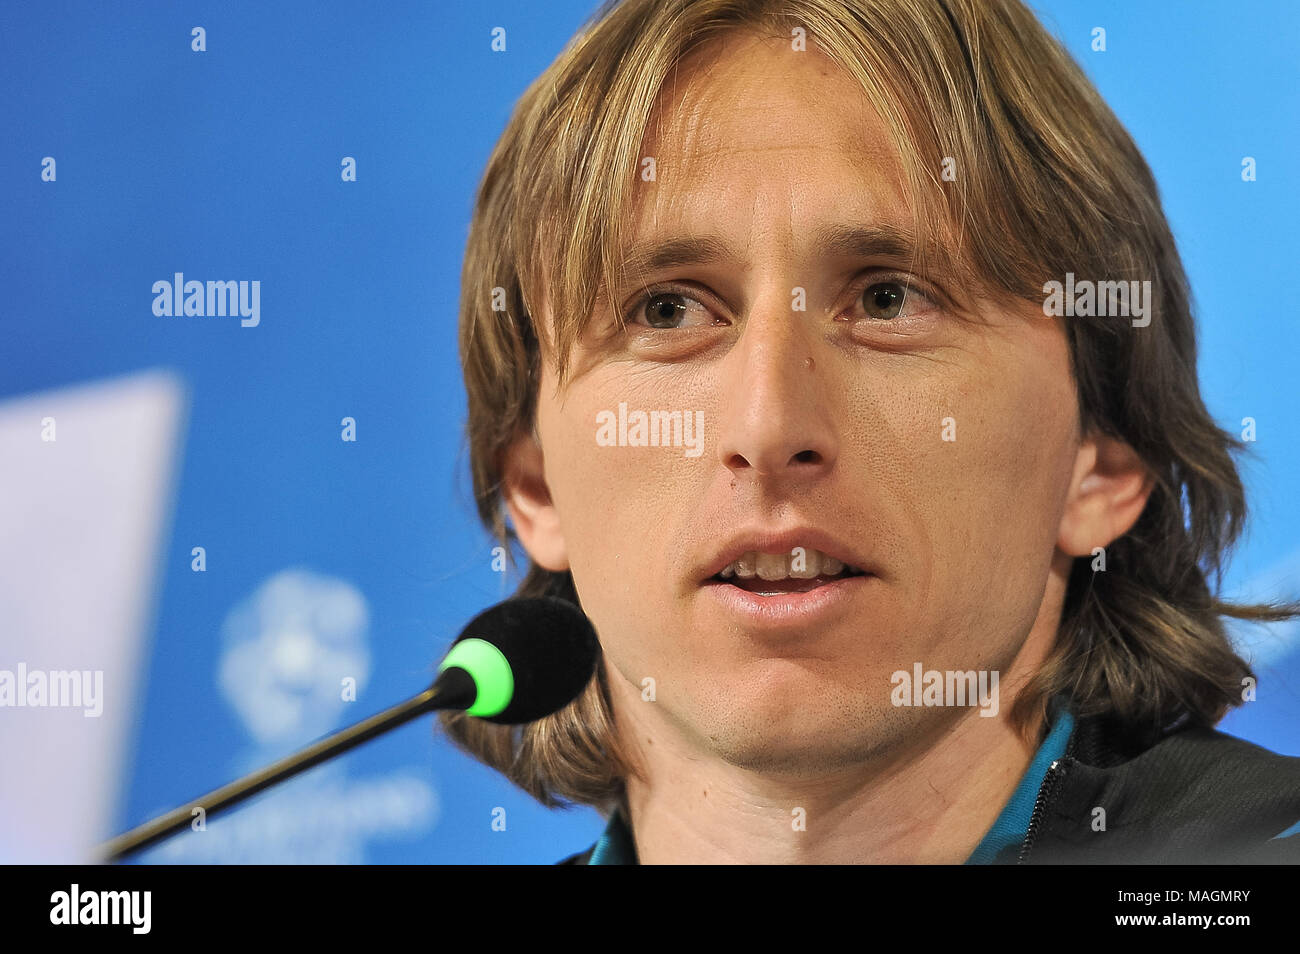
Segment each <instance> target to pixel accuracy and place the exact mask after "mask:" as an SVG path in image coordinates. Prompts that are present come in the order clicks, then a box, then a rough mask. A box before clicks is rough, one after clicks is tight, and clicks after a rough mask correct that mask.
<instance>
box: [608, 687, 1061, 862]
mask: <svg viewBox="0 0 1300 954" xmlns="http://www.w3.org/2000/svg"><path fill="white" fill-rule="evenodd" d="M1073 731H1074V716H1073V715H1072V714H1071V713H1070V711H1069V709H1066V708H1059V709H1057V710H1056V715H1055V718H1054V720H1053V721H1052V723H1051V729H1050V731H1049V732H1048V733H1047V738H1045V739H1044V740H1043V744H1042V745H1040V746H1039V747H1038V751H1037V752H1036V753H1035V754H1034V758H1033V760H1032V761H1031V762H1030V763H1029V767H1028V768H1027V769H1025V774H1024V775H1022V776H1021V778H1020V783H1019V784H1018V785H1017V786H1016V790H1015V791H1014V792H1012V793H1011V798H1009V799H1008V800H1007V803H1006V805H1004V806H1003V807H1002V812H1001V814H999V815H998V817H997V820H996V821H994V822H993V825H992V827H991V828H989V830H988V831H987V832H986V833H985V834H984V837H983V838H981V839H980V843H979V844H978V845H976V846H975V850H974V851H972V852H971V855H970V857H969V858H967V859H966V862H965V863H966V864H968V865H989V864H994V863H996V862H997V861H999V860H1003V859H1000V858H999V855H1000V854H1001V855H1003V856H1004V857H1005V853H1008V852H1012V851H1015V850H1017V849H1018V848H1019V847H1020V845H1021V843H1022V842H1024V840H1025V836H1026V835H1028V833H1029V822H1030V819H1031V818H1032V817H1033V813H1034V801H1035V800H1036V799H1037V797H1038V791H1039V789H1040V788H1042V785H1043V781H1044V779H1045V777H1046V775H1047V769H1048V767H1049V766H1051V764H1052V763H1053V762H1055V761H1056V760H1057V759H1059V758H1061V757H1062V756H1063V755H1065V749H1066V746H1067V745H1069V742H1070V735H1071V733H1072V732H1073ZM638 863H639V862H638V861H637V855H636V842H635V841H633V839H632V830H631V828H630V827H629V826H628V823H627V821H626V820H625V819H624V818H623V813H622V811H621V810H616V811H615V812H614V814H613V815H611V816H610V819H609V823H608V824H607V825H606V826H605V831H604V833H603V834H602V835H601V836H600V839H599V840H598V841H597V842H596V844H595V845H594V846H593V848H592V851H591V858H590V859H589V860H588V861H587V864H589V865H635V864H638Z"/></svg>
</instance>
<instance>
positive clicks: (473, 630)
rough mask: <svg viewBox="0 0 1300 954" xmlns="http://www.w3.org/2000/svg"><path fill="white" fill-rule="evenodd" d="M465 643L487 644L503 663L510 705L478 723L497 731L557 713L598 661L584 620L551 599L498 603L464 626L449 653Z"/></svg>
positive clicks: (570, 606) (597, 647) (576, 610)
mask: <svg viewBox="0 0 1300 954" xmlns="http://www.w3.org/2000/svg"><path fill="white" fill-rule="evenodd" d="M466 639H480V640H483V641H484V642H488V643H491V644H492V645H493V646H495V647H496V648H497V649H498V650H500V652H501V654H502V655H503V656H505V658H506V661H507V662H508V663H509V666H510V674H511V676H512V677H513V681H514V686H513V692H512V693H511V694H510V702H509V703H508V704H507V705H506V707H505V708H504V709H502V710H501V711H500V712H498V713H497V714H496V715H490V716H480V717H479V718H482V719H484V721H486V722H495V723H497V724H499V725H519V724H521V723H524V722H534V721H536V720H537V719H540V718H542V717H543V716H548V715H550V714H551V713H552V712H557V711H559V710H560V709H563V708H564V707H565V706H566V705H568V704H569V703H570V702H572V701H573V700H574V699H576V698H577V697H578V694H579V693H580V692H582V690H583V689H585V688H586V686H587V683H588V682H590V681H591V677H592V674H593V673H595V671H596V660H597V659H598V658H599V655H600V643H599V641H597V639H596V630H595V628H594V627H593V626H592V625H591V620H589V619H587V614H586V613H584V612H583V611H582V610H581V609H579V608H578V607H577V606H575V605H574V604H573V603H571V602H569V601H568V600H564V599H560V598H559V597H555V596H541V597H533V598H529V599H509V600H506V601H505V602H503V603H498V604H497V605H496V606H493V607H491V608H490V609H486V610H484V611H483V612H482V613H479V614H478V615H477V616H475V617H474V618H473V619H472V620H470V622H469V624H468V625H467V626H466V627H465V628H464V629H463V630H462V631H461V634H460V636H458V637H457V638H456V643H453V644H452V646H453V649H454V648H455V646H456V644H458V643H460V642H461V641H463V640H466ZM449 655H450V654H449ZM482 692H484V689H483V688H480V693H482Z"/></svg>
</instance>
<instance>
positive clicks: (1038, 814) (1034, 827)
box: [1016, 757, 1068, 865]
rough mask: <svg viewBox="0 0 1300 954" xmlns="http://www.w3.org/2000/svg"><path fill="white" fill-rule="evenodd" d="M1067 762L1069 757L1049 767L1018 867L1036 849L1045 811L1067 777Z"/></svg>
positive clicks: (1030, 818) (1060, 759) (1023, 844)
mask: <svg viewBox="0 0 1300 954" xmlns="http://www.w3.org/2000/svg"><path fill="white" fill-rule="evenodd" d="M1067 761H1068V757H1066V758H1059V759H1057V760H1056V761H1054V762H1053V763H1052V764H1051V765H1049V766H1048V767H1047V775H1046V776H1045V777H1044V778H1043V784H1042V785H1041V786H1039V788H1038V795H1037V797H1036V798H1035V799H1034V811H1033V814H1032V815H1030V816H1029V830H1028V831H1027V832H1025V840H1024V842H1023V843H1022V844H1021V846H1020V857H1019V858H1017V859H1016V864H1018V865H1023V864H1024V863H1025V859H1026V858H1028V857H1029V852H1030V851H1031V850H1032V849H1033V847H1034V840H1035V839H1036V838H1037V837H1038V830H1039V828H1040V827H1042V824H1043V809H1044V808H1046V806H1047V803H1048V801H1050V800H1051V797H1052V795H1053V794H1054V793H1055V792H1056V786H1057V783H1058V782H1059V781H1060V780H1061V779H1062V778H1063V777H1064V776H1065V763H1066V762H1067Z"/></svg>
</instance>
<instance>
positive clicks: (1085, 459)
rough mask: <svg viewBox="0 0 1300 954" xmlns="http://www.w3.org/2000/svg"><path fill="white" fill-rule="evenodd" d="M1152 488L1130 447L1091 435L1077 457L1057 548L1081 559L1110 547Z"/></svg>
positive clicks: (1132, 520)
mask: <svg viewBox="0 0 1300 954" xmlns="http://www.w3.org/2000/svg"><path fill="white" fill-rule="evenodd" d="M1153 486H1154V480H1153V478H1152V476H1151V473H1150V471H1148V470H1147V468H1146V465H1145V464H1143V463H1142V460H1141V458H1139V457H1138V455H1137V452H1136V451H1134V450H1133V448H1131V447H1129V445H1128V444H1126V443H1124V442H1123V441H1121V440H1117V439H1115V438H1112V437H1107V436H1106V435H1104V434H1100V433H1092V434H1089V435H1088V436H1087V437H1085V438H1084V440H1083V443H1081V444H1080V445H1079V452H1078V455H1077V456H1076V457H1075V461H1074V476H1073V478H1072V479H1071V481H1070V493H1069V496H1068V497H1067V498H1066V501H1065V513H1064V514H1063V515H1062V517H1061V528H1060V532H1059V534H1058V536H1057V541H1056V545H1057V547H1058V548H1059V549H1060V550H1062V551H1064V552H1065V553H1068V554H1069V555H1070V556H1075V557H1079V556H1091V555H1092V551H1093V548H1094V547H1107V546H1110V545H1111V543H1113V542H1114V541H1115V540H1118V539H1119V538H1120V537H1122V536H1123V535H1124V534H1126V533H1128V532H1129V530H1131V529H1132V528H1133V525H1134V524H1135V523H1137V521H1138V517H1140V516H1142V511H1143V509H1144V508H1145V507H1146V505H1147V499H1148V498H1149V497H1150V496H1151V488H1152V487H1153Z"/></svg>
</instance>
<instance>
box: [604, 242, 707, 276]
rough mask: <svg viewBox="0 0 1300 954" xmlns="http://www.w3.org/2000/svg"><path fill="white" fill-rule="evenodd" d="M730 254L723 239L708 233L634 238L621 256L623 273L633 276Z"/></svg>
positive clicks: (697, 263)
mask: <svg viewBox="0 0 1300 954" xmlns="http://www.w3.org/2000/svg"><path fill="white" fill-rule="evenodd" d="M731 258H732V255H731V252H730V249H729V247H728V246H727V243H726V242H723V241H722V240H721V239H716V238H712V237H710V236H698V237H691V238H680V239H667V240H665V241H662V242H654V241H652V242H637V243H635V244H633V246H632V247H631V248H630V249H629V250H628V252H627V254H626V255H625V256H623V274H624V275H626V276H628V277H629V278H636V277H639V276H641V275H644V274H645V273H646V272H657V271H660V270H662V269H665V268H678V267H680V266H682V265H700V264H703V263H705V262H726V261H729V260H731Z"/></svg>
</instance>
